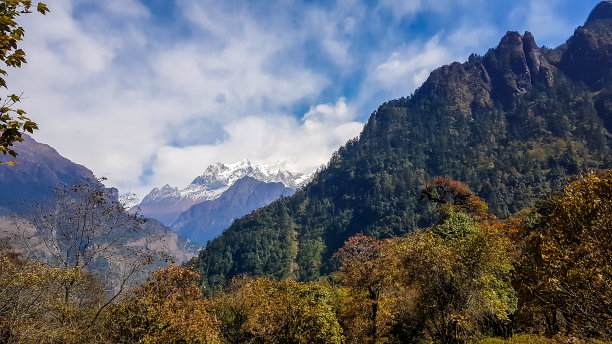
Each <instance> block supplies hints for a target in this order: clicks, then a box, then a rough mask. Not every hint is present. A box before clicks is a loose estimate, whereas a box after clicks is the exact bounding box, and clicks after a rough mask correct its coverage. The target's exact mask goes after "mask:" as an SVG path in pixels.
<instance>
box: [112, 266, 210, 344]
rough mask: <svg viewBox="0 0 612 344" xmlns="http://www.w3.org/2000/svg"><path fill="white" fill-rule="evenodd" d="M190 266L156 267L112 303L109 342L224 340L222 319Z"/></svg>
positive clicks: (153, 343) (160, 343)
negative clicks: (135, 287) (213, 311)
mask: <svg viewBox="0 0 612 344" xmlns="http://www.w3.org/2000/svg"><path fill="white" fill-rule="evenodd" d="M199 278H200V276H199V274H198V273H197V272H194V271H193V270H191V269H190V268H186V267H182V266H177V265H171V266H169V267H168V268H162V269H158V270H155V271H154V272H153V274H152V276H151V278H149V279H148V280H147V281H146V282H145V283H144V284H142V285H141V286H139V287H138V288H137V289H136V290H135V291H134V292H133V294H132V295H131V296H130V297H128V298H127V299H125V300H123V301H122V302H121V303H120V304H117V305H114V306H112V309H111V311H110V313H109V316H108V317H107V321H106V323H105V326H104V330H103V331H105V332H106V333H107V340H108V342H109V343H150V344H157V343H158V344H166V343H193V344H208V343H221V340H220V337H219V322H218V321H217V319H216V318H215V316H214V315H213V314H211V313H210V312H208V308H209V302H208V301H207V300H205V299H203V296H202V291H201V289H200V288H199V287H198V285H197V282H198V280H199Z"/></svg>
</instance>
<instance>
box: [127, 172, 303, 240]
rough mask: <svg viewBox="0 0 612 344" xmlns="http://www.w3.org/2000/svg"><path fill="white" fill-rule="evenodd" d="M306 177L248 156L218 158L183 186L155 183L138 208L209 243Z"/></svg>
mask: <svg viewBox="0 0 612 344" xmlns="http://www.w3.org/2000/svg"><path fill="white" fill-rule="evenodd" d="M307 178H308V176H306V175H304V174H302V173H299V172H291V171H286V170H282V169H279V168H274V167H271V166H268V165H256V164H253V163H251V162H250V161H249V160H242V161H239V162H236V163H233V164H222V163H217V164H214V165H210V166H208V167H207V168H206V171H204V173H203V174H202V175H200V176H198V177H196V178H195V179H194V180H193V182H191V184H189V185H188V186H187V187H185V188H183V189H180V190H179V189H178V188H177V187H172V186H170V185H165V186H163V187H162V188H154V189H153V190H152V191H151V192H150V193H149V194H147V195H146V196H145V197H144V198H143V200H142V202H140V204H139V205H137V206H136V207H134V209H137V208H139V209H140V213H141V214H142V215H144V216H146V217H151V218H155V219H157V220H159V221H160V222H162V223H163V224H165V225H167V226H170V228H172V229H173V230H174V231H175V232H177V233H179V234H181V235H184V236H186V237H188V238H190V239H191V240H194V241H196V242H199V243H201V244H205V243H206V241H207V240H211V239H213V238H215V237H216V236H217V235H219V234H221V232H222V231H223V229H225V228H227V227H229V225H231V223H232V221H233V220H234V219H236V218H240V217H242V216H244V215H246V214H248V213H250V212H251V211H253V210H255V209H258V208H260V207H263V206H265V205H268V204H270V203H272V202H273V201H275V200H277V199H279V198H281V197H286V196H291V195H292V194H293V193H294V192H295V191H296V190H297V188H298V187H299V186H300V185H301V184H302V183H303V182H304V181H306V179H307Z"/></svg>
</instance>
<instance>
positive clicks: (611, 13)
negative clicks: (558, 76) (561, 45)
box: [561, 1, 612, 88]
mask: <svg viewBox="0 0 612 344" xmlns="http://www.w3.org/2000/svg"><path fill="white" fill-rule="evenodd" d="M561 69H562V70H563V71H564V72H565V73H566V74H567V75H568V76H570V77H571V78H572V79H576V80H580V81H583V82H584V83H586V84H587V85H589V86H591V87H595V88H601V87H602V86H604V84H605V83H606V82H609V81H610V80H612V2H610V1H603V2H601V3H599V5H597V6H596V7H595V9H593V11H592V12H591V14H590V15H589V18H588V19H587V21H586V22H585V24H584V26H580V27H578V28H577V29H576V30H575V31H574V35H573V36H572V37H571V38H570V39H569V40H568V41H567V48H566V50H565V52H564V53H563V57H562V60H561Z"/></svg>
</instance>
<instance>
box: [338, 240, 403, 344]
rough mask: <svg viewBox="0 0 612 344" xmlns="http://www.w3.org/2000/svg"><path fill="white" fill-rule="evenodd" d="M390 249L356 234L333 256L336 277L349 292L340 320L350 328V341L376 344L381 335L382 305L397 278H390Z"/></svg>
mask: <svg viewBox="0 0 612 344" xmlns="http://www.w3.org/2000/svg"><path fill="white" fill-rule="evenodd" d="M390 245H391V242H390V241H387V240H377V239H374V238H371V237H367V236H365V235H363V234H357V235H356V236H353V237H351V238H349V239H348V240H347V241H346V242H345V244H344V247H342V248H340V249H339V250H338V252H336V254H335V255H334V257H335V258H336V259H337V260H338V261H339V262H340V267H339V269H338V272H337V274H336V275H337V277H338V279H339V281H340V283H341V284H342V285H343V286H346V287H348V288H349V295H348V296H349V299H348V302H347V303H346V304H345V307H344V311H343V318H344V322H345V326H347V327H349V331H347V332H348V333H347V335H348V336H350V337H352V340H353V341H361V342H370V343H376V342H377V340H378V338H379V337H380V336H381V333H382V332H383V331H382V329H381V327H382V324H383V323H385V322H384V321H382V320H381V303H382V302H383V298H384V296H385V295H384V293H385V291H386V289H388V288H389V286H390V285H391V284H392V282H393V279H394V277H396V276H393V272H394V266H395V265H396V264H395V263H396V260H395V258H394V257H393V256H392V255H391V250H390ZM364 320H365V321H364Z"/></svg>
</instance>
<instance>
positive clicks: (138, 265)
mask: <svg viewBox="0 0 612 344" xmlns="http://www.w3.org/2000/svg"><path fill="white" fill-rule="evenodd" d="M29 220H30V222H31V224H32V225H33V226H34V228H35V229H34V230H31V229H28V228H22V231H21V238H19V239H20V242H21V245H23V247H22V248H21V250H22V251H24V252H26V254H27V257H28V258H30V259H32V260H35V261H38V262H40V263H41V264H43V265H44V266H46V267H50V268H61V269H63V270H64V271H66V272H67V274H66V276H65V278H62V279H60V280H58V283H60V284H61V289H62V293H61V297H60V298H58V300H59V302H60V303H61V304H62V307H63V309H65V310H70V312H72V311H76V310H77V309H78V308H80V307H82V306H83V305H84V304H85V302H84V301H83V300H84V297H85V298H87V299H95V300H96V302H97V303H96V306H95V307H94V309H95V311H94V312H91V314H88V315H81V319H80V320H83V319H86V320H87V321H80V322H79V323H78V326H80V327H83V326H84V327H91V326H92V325H93V324H94V323H95V322H96V321H97V320H98V318H99V316H100V314H101V313H102V311H103V310H104V309H105V308H106V307H108V306H109V305H110V304H111V303H112V302H113V301H114V300H115V299H117V298H118V297H119V296H120V295H121V294H122V293H123V292H124V291H125V290H126V288H128V287H129V286H130V285H131V284H133V283H134V282H136V281H138V279H140V278H142V279H144V277H142V275H143V274H145V273H148V271H149V270H148V267H149V266H150V265H151V264H153V263H154V262H155V261H159V257H158V256H157V253H156V252H155V251H152V250H150V249H148V248H147V247H146V246H147V242H148V241H149V240H151V241H152V240H155V239H156V237H155V236H151V235H148V234H149V233H147V232H146V228H145V227H144V226H143V224H144V221H145V220H144V219H143V218H142V217H140V216H139V215H138V214H137V213H136V214H130V213H128V212H127V211H126V209H125V206H124V204H123V203H122V202H121V201H120V200H119V198H118V197H117V195H116V192H115V191H113V190H111V189H106V188H105V187H104V186H103V185H102V184H101V183H100V182H99V181H98V180H95V179H84V180H82V181H81V182H79V183H75V184H73V185H60V186H59V187H58V188H57V189H56V190H55V198H54V199H52V200H51V201H50V202H48V203H42V204H37V205H36V206H35V207H34V208H33V209H32V211H31V213H30V215H29ZM89 276H92V277H94V278H95V279H97V280H99V283H101V285H100V287H95V288H93V287H92V288H93V289H92V288H90V289H89V290H88V291H87V295H84V294H83V288H89V287H88V286H87V285H88V284H90V280H91V278H90V277H89ZM94 294H96V295H94ZM75 307H76V308H75ZM70 312H68V313H70ZM68 313H66V315H65V316H62V317H60V319H61V320H65V322H66V324H67V323H69V322H70V319H71V318H70V316H69V314H68Z"/></svg>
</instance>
